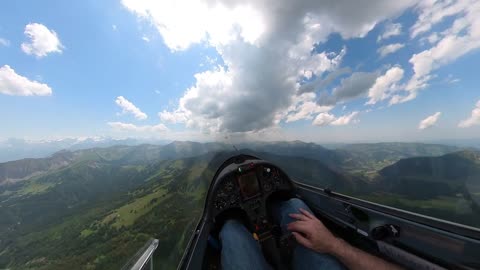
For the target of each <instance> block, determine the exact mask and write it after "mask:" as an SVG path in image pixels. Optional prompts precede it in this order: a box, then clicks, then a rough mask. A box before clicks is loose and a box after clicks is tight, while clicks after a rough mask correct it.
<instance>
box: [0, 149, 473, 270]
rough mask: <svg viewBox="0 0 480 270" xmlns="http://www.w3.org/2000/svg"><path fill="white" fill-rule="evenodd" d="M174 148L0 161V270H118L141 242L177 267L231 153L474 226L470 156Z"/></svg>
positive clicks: (167, 264) (419, 151) (391, 151)
mask: <svg viewBox="0 0 480 270" xmlns="http://www.w3.org/2000/svg"><path fill="white" fill-rule="evenodd" d="M236 147H237V148H239V149H240V150H239V151H235V152H234V151H233V149H232V147H231V145H227V144H222V143H195V142H173V143H171V144H166V145H147V144H145V145H136V146H122V145H116V146H110V147H106V148H90V149H83V150H75V151H60V152H57V153H55V154H54V155H52V156H51V157H48V158H40V159H24V160H18V161H10V162H6V163H1V164H0V216H2V218H1V219H0V268H9V269H54V270H55V269H68V268H70V269H72V267H73V268H75V269H77V268H78V269H119V268H121V267H122V265H124V264H125V263H126V262H127V260H128V259H129V258H130V257H131V256H132V255H133V254H135V252H136V251H137V250H138V248H140V247H141V246H143V244H144V243H145V242H146V241H147V240H148V239H150V238H157V239H159V240H160V245H159V247H158V249H157V252H156V253H155V260H156V261H157V262H161V263H158V264H156V266H155V267H156V269H172V268H175V267H176V264H177V263H178V261H179V259H180V257H181V256H182V254H183V250H184V247H185V245H186V243H187V241H188V239H189V237H190V235H191V232H192V229H193V227H194V226H195V224H196V222H197V221H198V218H199V217H200V215H201V211H202V209H203V204H204V199H205V194H206V191H207V189H208V186H209V183H210V180H211V179H212V177H213V175H214V173H215V171H216V169H217V167H218V166H219V165H220V164H221V163H222V162H223V161H224V160H225V159H226V158H227V157H229V156H231V155H233V154H238V153H239V152H242V153H246V154H251V155H255V156H258V157H260V158H263V159H266V160H269V161H271V162H273V163H274V164H277V165H278V166H280V167H282V168H284V170H285V171H286V172H287V173H288V174H289V175H290V176H291V177H292V178H294V179H296V180H298V181H303V182H306V183H308V184H311V185H316V186H320V187H328V188H330V189H332V190H334V191H337V192H340V193H345V194H349V195H353V196H356V197H359V198H362V199H366V200H370V201H373V202H377V203H381V204H386V205H390V206H393V207H398V208H401V209H405V210H408V211H412V212H417V213H419V214H424V215H430V216H433V217H437V218H442V219H446V220H450V221H454V222H459V223H463V224H466V225H470V226H476V227H479V226H480V219H479V217H480V211H479V207H478V205H479V200H480V182H479V179H480V178H479V176H480V159H479V157H480V155H479V152H477V151H474V150H464V149H459V148H456V147H452V146H444V145H424V144H413V143H412V144H408V143H391V144H361V145H344V146H341V147H339V148H336V149H327V148H324V147H322V146H320V145H317V144H313V143H303V142H300V141H295V142H273V143H251V144H243V145H237V146H236Z"/></svg>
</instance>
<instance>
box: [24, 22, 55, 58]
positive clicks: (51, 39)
mask: <svg viewBox="0 0 480 270" xmlns="http://www.w3.org/2000/svg"><path fill="white" fill-rule="evenodd" d="M24 33H25V35H26V36H27V37H28V38H29V39H30V40H29V41H27V42H24V43H22V45H21V48H22V50H23V51H24V52H25V53H26V54H29V55H35V56H36V57H38V58H41V57H44V56H47V54H49V53H55V52H56V53H61V52H62V49H63V45H62V43H61V42H60V39H59V38H58V36H57V33H55V31H53V30H50V29H48V28H47V27H46V26H45V25H43V24H39V23H30V24H27V25H26V26H25V32H24Z"/></svg>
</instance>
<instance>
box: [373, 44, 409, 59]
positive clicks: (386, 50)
mask: <svg viewBox="0 0 480 270" xmlns="http://www.w3.org/2000/svg"><path fill="white" fill-rule="evenodd" d="M403 47H405V44H402V43H393V44H388V45H385V46H382V47H380V48H378V50H377V52H378V53H379V54H380V56H381V57H385V56H387V55H388V54H391V53H394V52H396V51H398V50H400V49H401V48H403Z"/></svg>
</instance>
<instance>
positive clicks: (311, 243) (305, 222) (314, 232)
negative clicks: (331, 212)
mask: <svg viewBox="0 0 480 270" xmlns="http://www.w3.org/2000/svg"><path fill="white" fill-rule="evenodd" d="M300 212H301V213H300V214H290V216H291V217H292V218H294V219H296V221H294V222H292V223H290V224H288V230H290V231H291V232H292V234H293V236H294V237H295V239H296V240H297V242H298V243H300V244H301V245H303V246H305V247H306V248H309V249H312V250H314V251H316V252H321V253H328V254H331V255H333V256H335V257H336V258H337V259H338V260H340V261H341V262H342V263H343V264H344V265H345V266H346V267H347V268H348V269H352V270H356V269H385V270H386V269H402V268H401V267H399V266H397V265H395V264H392V263H389V262H387V261H385V260H383V259H380V258H378V257H375V256H373V255H371V254H368V253H366V252H364V251H362V250H360V249H358V248H355V247H353V246H351V245H350V244H348V243H347V242H345V241H343V240H342V239H340V238H337V237H335V236H334V235H333V234H332V233H331V232H330V231H329V230H328V229H327V228H326V227H325V226H324V225H323V223H322V222H321V221H320V220H318V219H317V218H316V217H315V216H314V215H312V214H311V213H310V212H308V211H306V210H304V209H300Z"/></svg>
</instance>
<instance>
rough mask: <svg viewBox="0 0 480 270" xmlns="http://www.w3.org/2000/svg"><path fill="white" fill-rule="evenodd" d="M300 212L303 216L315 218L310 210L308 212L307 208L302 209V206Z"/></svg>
mask: <svg viewBox="0 0 480 270" xmlns="http://www.w3.org/2000/svg"><path fill="white" fill-rule="evenodd" d="M300 212H301V213H302V214H304V215H305V216H307V217H309V218H315V216H314V215H312V214H311V213H310V212H308V211H307V210H305V209H303V208H300Z"/></svg>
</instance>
